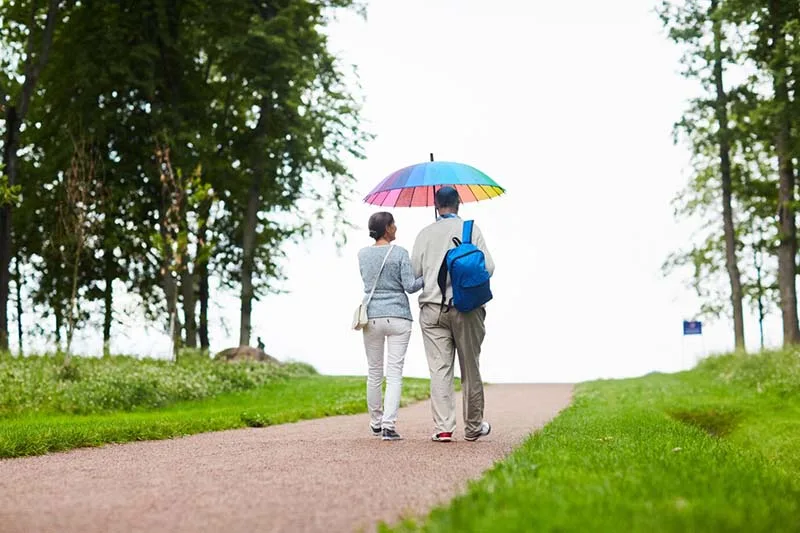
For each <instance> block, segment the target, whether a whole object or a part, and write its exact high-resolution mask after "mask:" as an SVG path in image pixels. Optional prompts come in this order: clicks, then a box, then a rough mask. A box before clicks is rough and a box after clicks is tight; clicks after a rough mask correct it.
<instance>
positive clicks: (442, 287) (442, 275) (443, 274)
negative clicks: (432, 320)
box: [437, 230, 471, 313]
mask: <svg viewBox="0 0 800 533" xmlns="http://www.w3.org/2000/svg"><path fill="white" fill-rule="evenodd" d="M470 232H471V230H470ZM462 237H463V235H462ZM453 244H455V245H456V246H457V247H458V246H461V241H460V240H458V237H453ZM447 273H448V271H447V252H445V254H444V258H443V259H442V266H440V267H439V278H438V279H437V282H438V284H439V291H440V292H441V293H442V304H441V306H442V307H443V308H444V309H445V311H444V312H445V313H446V312H448V311H449V310H450V304H449V303H447V304H446V299H447V296H446V294H447ZM451 303H452V300H451ZM445 304H446V305H445Z"/></svg>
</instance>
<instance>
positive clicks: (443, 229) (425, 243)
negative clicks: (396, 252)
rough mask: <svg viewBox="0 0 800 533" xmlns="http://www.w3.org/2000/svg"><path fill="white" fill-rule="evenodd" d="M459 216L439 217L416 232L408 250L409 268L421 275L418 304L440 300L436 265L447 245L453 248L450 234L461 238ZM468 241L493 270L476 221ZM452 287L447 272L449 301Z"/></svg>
mask: <svg viewBox="0 0 800 533" xmlns="http://www.w3.org/2000/svg"><path fill="white" fill-rule="evenodd" d="M463 224H464V221H463V219H461V218H460V217H455V218H443V219H440V220H437V221H436V222H434V223H433V224H431V225H429V226H427V227H426V228H424V229H423V230H422V231H420V232H419V235H417V240H416V241H414V248H413V250H412V252H411V268H412V269H413V270H414V276H416V277H419V276H422V277H423V278H424V285H423V288H422V293H421V294H420V296H419V305H420V306H422V305H423V304H426V303H434V304H441V303H442V292H441V291H440V290H439V269H440V268H441V266H442V260H443V259H444V255H445V254H446V253H447V251H448V250H449V249H450V248H454V247H455V244H453V237H458V238H459V240H460V239H461V234H462V226H463ZM472 243H473V244H474V245H475V246H477V247H478V248H479V249H480V250H481V251H482V252H483V255H484V256H485V257H486V270H488V271H489V274H493V273H494V261H493V260H492V256H491V255H490V254H489V249H488V248H487V247H486V241H485V240H484V239H483V234H482V233H481V230H480V228H478V225H477V224H476V223H473V226H472ZM452 297H453V289H452V287H451V285H450V276H448V277H447V297H446V301H450V298H452Z"/></svg>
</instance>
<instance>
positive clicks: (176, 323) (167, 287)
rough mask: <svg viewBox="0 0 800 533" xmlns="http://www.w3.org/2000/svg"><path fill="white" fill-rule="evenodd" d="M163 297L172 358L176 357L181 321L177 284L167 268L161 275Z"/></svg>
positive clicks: (179, 340)
mask: <svg viewBox="0 0 800 533" xmlns="http://www.w3.org/2000/svg"><path fill="white" fill-rule="evenodd" d="M162 276H163V282H164V295H165V296H166V298H167V316H169V332H170V338H171V339H172V356H173V357H177V355H178V349H179V347H180V344H181V321H180V318H179V317H178V283H177V282H176V281H175V278H174V277H173V276H172V273H171V272H170V270H169V269H168V268H167V269H165V272H163V273H162Z"/></svg>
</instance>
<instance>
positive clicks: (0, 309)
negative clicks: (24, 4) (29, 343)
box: [0, 0, 59, 351]
mask: <svg viewBox="0 0 800 533" xmlns="http://www.w3.org/2000/svg"><path fill="white" fill-rule="evenodd" d="M58 4H59V0H50V1H49V2H48V4H47V17H46V19H45V26H44V32H43V33H42V35H41V39H42V40H41V48H40V50H39V53H38V54H37V56H36V62H34V57H33V56H32V55H31V54H30V53H28V56H27V59H26V60H25V67H24V73H25V81H24V82H23V83H22V91H21V92H20V95H19V101H18V103H17V105H11V104H9V105H8V106H7V107H6V124H5V129H6V138H5V141H4V148H3V166H4V172H5V173H6V175H7V176H8V185H9V186H12V185H15V184H16V183H17V181H18V180H17V149H18V148H19V133H20V126H21V125H22V121H23V120H25V115H26V114H27V112H28V106H29V105H30V102H31V97H32V96H33V92H34V89H35V88H36V83H37V82H38V80H39V75H40V74H41V72H42V69H43V68H44V66H45V64H47V58H48V56H49V55H50V45H51V44H52V43H53V33H54V32H55V27H56V20H57V18H58V17H57V15H58ZM30 30H31V31H30V32H29V34H28V44H27V49H28V51H29V52H30V51H31V50H33V46H34V45H33V43H34V38H35V36H36V35H37V33H38V32H35V31H33V28H30ZM12 248H13V247H12V245H11V206H10V205H4V206H2V207H1V208H0V351H8V296H9V285H10V283H9V282H10V277H11V276H10V272H9V270H8V269H9V267H10V266H11V253H12V251H13V250H12Z"/></svg>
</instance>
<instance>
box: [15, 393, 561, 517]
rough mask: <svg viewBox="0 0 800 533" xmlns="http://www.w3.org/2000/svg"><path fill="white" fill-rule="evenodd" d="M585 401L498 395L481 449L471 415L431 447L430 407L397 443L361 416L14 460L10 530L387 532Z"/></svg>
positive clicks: (491, 399) (415, 411)
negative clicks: (385, 526)
mask: <svg viewBox="0 0 800 533" xmlns="http://www.w3.org/2000/svg"><path fill="white" fill-rule="evenodd" d="M571 395H572V386H571V385H549V384H548V385H491V386H488V387H487V388H486V419H487V420H489V421H490V422H491V423H492V433H491V435H489V436H488V437H486V438H484V439H480V440H478V441H477V442H474V443H472V442H466V441H464V440H463V423H462V421H461V418H460V413H459V421H458V424H459V427H458V430H457V434H456V436H457V438H458V440H456V441H455V442H453V443H449V444H445V443H434V442H431V441H430V435H431V433H432V432H433V428H432V422H431V415H430V404H429V403H428V402H420V403H418V404H415V405H412V406H410V407H407V408H404V409H402V410H401V411H400V417H399V420H398V431H399V432H400V433H401V434H402V435H403V436H404V437H405V440H403V441H397V442H383V441H381V440H380V439H378V438H375V437H372V436H371V435H370V434H369V428H368V421H369V419H368V417H367V415H354V416H338V417H332V418H324V419H320V420H309V421H304V422H298V423H295V424H287V425H282V426H274V427H269V428H260V429H242V430H233V431H223V432H218V433H205V434H201V435H195V436H191V437H185V438H179V439H173V440H166V441H151V442H141V443H132V444H123V445H109V446H105V447H102V448H92V449H79V450H74V451H71V452H66V453H57V454H51V455H46V456H40V457H30V458H22V459H10V460H2V461H0V531H1V532H4V533H18V532H25V533H33V532H37V533H49V532H53V533H55V532H58V533H69V532H76V533H77V532H81V533H94V532H148V533H156V532H171V533H177V532H212V531H213V532H223V533H238V532H248V533H249V532H255V531H259V532H267V531H286V532H304V531H331V532H339V531H341V532H352V531H373V530H374V529H375V525H376V524H377V522H378V521H380V520H385V521H387V522H389V523H392V522H394V521H396V520H397V519H399V518H402V517H404V516H408V515H417V514H420V513H424V512H425V511H426V510H428V509H430V508H431V507H432V506H434V505H436V504H439V503H444V502H446V501H448V500H450V499H451V498H452V497H453V496H454V495H456V494H457V493H458V492H460V491H461V490H463V489H464V488H465V487H466V481H467V480H468V479H473V478H476V477H479V476H480V474H481V473H482V472H483V471H484V470H486V469H487V468H489V467H491V466H492V464H493V463H494V462H495V461H497V460H498V459H501V458H502V457H503V456H505V455H506V454H507V453H508V452H509V451H511V449H512V448H514V447H515V446H517V445H518V444H519V443H520V442H522V440H523V439H524V438H525V437H526V436H527V435H528V434H529V433H530V432H531V431H533V430H535V429H536V428H539V427H541V426H542V425H544V424H545V423H546V422H547V421H548V420H550V419H551V418H553V417H554V416H555V415H556V414H557V413H558V412H559V411H560V410H561V409H563V408H564V407H566V406H567V405H568V404H569V402H570V398H571ZM457 405H458V406H459V410H460V406H461V400H460V398H459V399H458V404H457Z"/></svg>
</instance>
